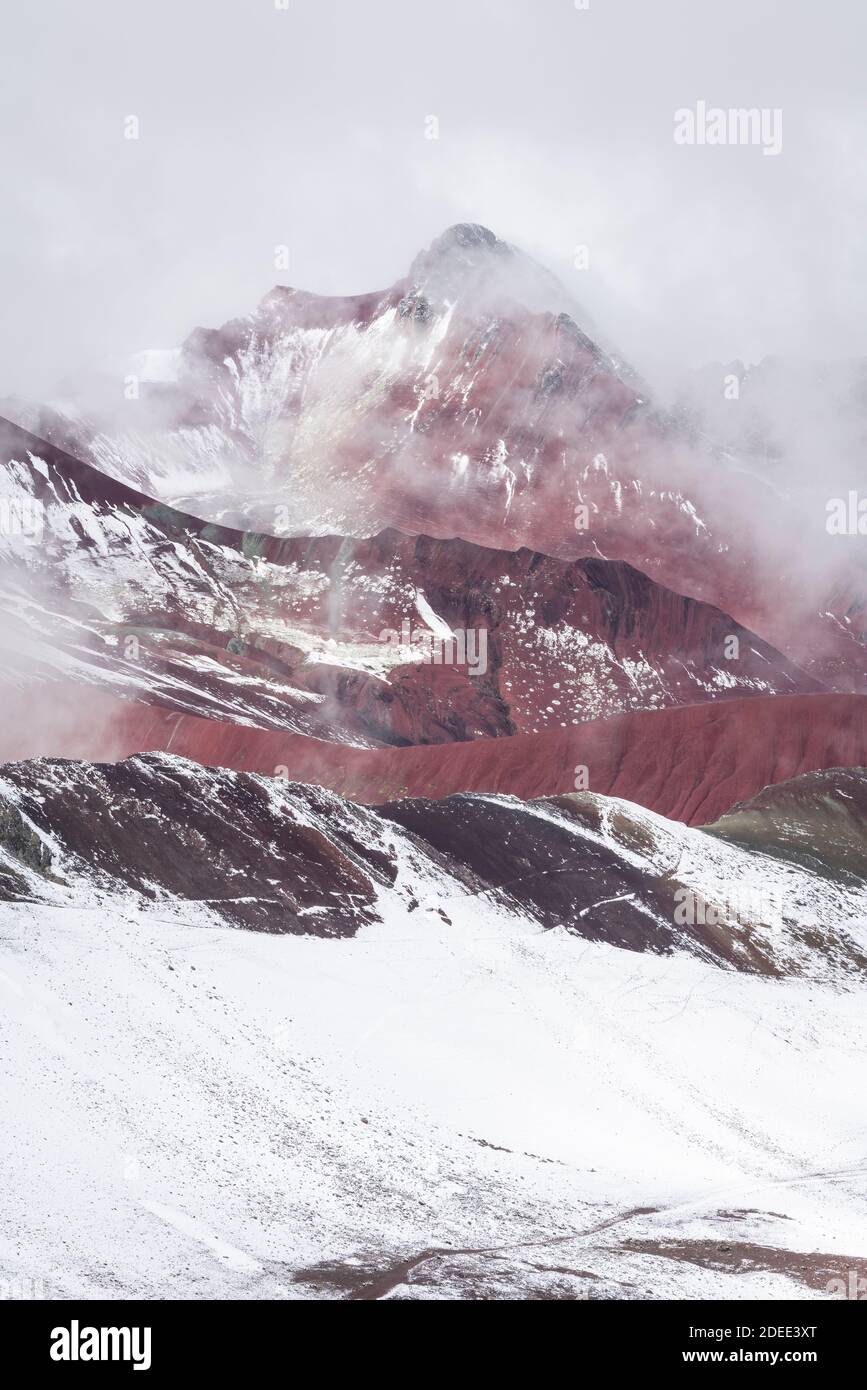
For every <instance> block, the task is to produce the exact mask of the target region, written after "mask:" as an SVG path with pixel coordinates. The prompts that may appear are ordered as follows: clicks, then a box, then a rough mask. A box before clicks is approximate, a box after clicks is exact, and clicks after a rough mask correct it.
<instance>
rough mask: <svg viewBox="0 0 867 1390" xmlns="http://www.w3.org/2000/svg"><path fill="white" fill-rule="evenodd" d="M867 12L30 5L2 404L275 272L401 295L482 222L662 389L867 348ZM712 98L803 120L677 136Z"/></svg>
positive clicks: (191, 318)
mask: <svg viewBox="0 0 867 1390" xmlns="http://www.w3.org/2000/svg"><path fill="white" fill-rule="evenodd" d="M278 3H282V0H278ZM865 16H867V7H865V5H864V4H863V0H822V3H818V0H725V3H712V0H589V9H587V10H586V11H584V10H579V9H577V8H576V5H575V0H287V8H286V9H278V8H276V5H275V0H147V3H131V0H39V3H38V4H34V3H29V4H28V3H25V2H24V0H17V4H13V5H11V6H9V7H7V10H6V14H5V24H4V30H5V32H4V64H3V81H2V84H0V113H2V117H0V119H2V157H3V171H4V183H3V189H4V199H3V213H2V218H0V245H2V284H0V297H2V304H3V309H4V315H5V322H4V332H3V336H2V347H0V395H3V394H7V393H9V392H12V391H25V392H30V393H32V394H43V395H49V394H50V393H51V392H52V391H53V390H55V389H56V387H57V384H58V381H59V380H60V379H61V378H62V377H64V376H67V375H71V374H74V373H75V372H77V371H79V370H83V369H92V368H94V367H96V366H99V365H101V364H105V363H108V362H112V361H115V360H121V359H122V358H123V356H124V355H125V354H127V353H130V352H132V351H135V350H137V349H138V348H141V347H166V346H171V345H173V344H175V343H177V342H179V341H180V340H181V339H182V338H183V337H184V336H185V335H186V333H187V332H188V331H189V329H190V328H191V327H193V326H194V325H195V324H198V323H205V324H217V323H220V322H222V321H223V320H225V319H226V318H229V317H231V316H232V315H234V314H237V313H243V312H246V311H247V310H248V309H250V308H252V307H253V306H254V305H255V303H256V302H257V301H258V300H259V299H260V298H261V296H262V295H263V294H264V293H265V291H266V290H267V289H268V288H269V287H270V286H271V285H272V284H274V283H276V282H278V281H279V282H281V283H289V284H295V285H300V286H303V287H305V288H310V289H316V290H320V291H325V292H331V293H356V292H359V291H363V290H368V289H374V288H379V287H382V286H385V285H387V284H389V283H391V282H392V281H393V280H395V279H396V278H398V277H399V276H400V275H401V274H402V273H403V272H404V271H405V270H406V268H407V266H408V264H409V261H410V260H411V258H412V257H413V255H414V254H415V253H416V251H417V250H418V249H419V248H420V247H421V246H423V245H425V244H427V243H428V242H429V241H430V240H431V239H432V238H433V237H434V236H436V235H437V234H438V233H439V232H440V231H441V230H442V229H443V228H444V227H445V226H447V225H449V224H450V223H453V222H456V221H478V222H483V223H485V224H487V225H488V226H490V227H492V228H493V229H494V230H495V231H496V232H497V233H498V234H499V235H500V236H502V237H504V238H506V239H507V240H510V241H513V242H515V243H517V244H518V245H520V246H522V247H524V248H525V249H526V250H528V251H530V252H532V253H533V254H535V255H536V256H538V257H539V258H540V259H542V260H543V261H544V262H545V263H546V264H547V265H548V266H549V267H550V268H551V269H552V270H554V271H555V272H556V273H557V274H559V275H560V276H561V277H562V278H563V279H564V281H565V282H566V283H567V284H568V285H569V287H570V289H571V290H572V292H573V293H574V294H575V295H576V296H577V297H578V298H579V299H580V300H581V301H582V302H583V303H585V304H586V305H587V307H588V309H589V310H590V312H591V313H592V316H593V318H594V319H595V320H596V321H597V322H598V323H599V324H600V325H601V326H602V327H603V328H604V329H605V333H606V336H607V338H608V339H609V340H612V341H613V342H614V343H616V344H617V345H618V346H619V347H620V348H621V350H622V351H624V352H625V353H626V354H627V355H629V356H631V357H632V359H633V360H634V361H635V364H636V366H638V367H639V368H640V369H641V370H642V371H643V372H644V373H645V374H646V375H647V376H648V377H649V378H650V379H651V380H654V377H658V378H660V379H661V378H662V377H664V376H665V375H666V373H671V372H673V371H677V370H678V369H679V368H680V367H689V366H692V365H697V364H698V363H700V362H702V361H705V360H707V359H710V358H723V359H729V358H732V357H735V356H739V357H742V358H744V359H746V360H756V359H758V358H759V357H761V356H762V355H764V354H766V353H774V352H777V353H807V354H810V355H815V356H816V357H820V358H821V357H837V356H842V355H849V354H863V353H867V313H865V307H867V303H865V301H867V294H865V290H867V238H865V234H864V233H865V226H867V219H865V213H867V169H865V150H867V109H865V99H864V91H865V82H864V52H865V39H867V18H865ZM700 100H701V101H706V102H707V103H708V104H709V105H710V106H720V107H723V108H726V109H727V108H730V107H743V106H750V107H751V106H755V107H760V108H761V107H766V108H780V109H781V110H782V112H783V145H782V151H781V153H780V154H779V155H777V156H765V155H763V153H762V149H761V148H760V147H755V146H735V147H709V146H704V147H698V146H693V147H686V146H678V145H676V144H675V142H674V139H673V125H674V120H673V117H674V112H675V110H676V109H678V108H683V107H694V106H695V103H696V102H697V101H700ZM130 115H135V116H137V117H138V119H139V122H140V138H139V139H138V140H137V141H132V140H126V139H124V122H125V118H126V117H128V116H130ZM431 115H434V116H436V117H437V118H438V121H439V139H437V140H430V139H426V138H425V121H426V117H428V116H431ZM429 128H430V127H428V129H429ZM281 244H285V245H287V246H288V247H289V269H288V270H280V271H278V270H276V269H275V266H274V247H275V245H281ZM579 245H586V246H587V247H588V253H589V267H588V268H587V269H581V270H578V269H575V268H574V265H573V260H574V248H575V247H576V246H579Z"/></svg>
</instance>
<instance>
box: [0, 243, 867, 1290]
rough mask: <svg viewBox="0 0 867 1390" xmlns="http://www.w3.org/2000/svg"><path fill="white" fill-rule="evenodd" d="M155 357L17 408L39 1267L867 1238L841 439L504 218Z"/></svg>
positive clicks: (449, 1285) (381, 1269) (637, 1257)
mask: <svg viewBox="0 0 867 1390" xmlns="http://www.w3.org/2000/svg"><path fill="white" fill-rule="evenodd" d="M131 367H132V370H131V372H130V373H129V374H128V375H127V376H126V380H125V381H124V382H123V384H121V383H120V382H118V381H115V382H113V383H111V384H110V386H111V389H110V391H109V393H108V395H107V397H106V399H110V398H111V397H112V394H113V399H114V404H113V405H112V406H111V407H108V406H107V405H106V402H105V400H103V402H102V403H101V404H99V405H95V404H94V403H93V402H92V401H91V402H88V400H87V399H86V398H85V397H84V396H83V395H82V397H81V399H80V400H78V401H76V403H75V405H73V406H69V405H68V404H66V405H62V404H59V403H57V402H55V403H53V404H48V405H46V406H44V407H43V406H39V405H36V406H34V405H32V404H29V403H26V402H17V403H7V406H6V414H7V415H9V416H10V418H9V419H8V420H0V615H2V620H0V634H2V656H3V660H2V663H0V693H2V701H3V714H4V718H3V720H2V721H0V995H2V999H0V1034H2V1039H0V1048H2V1055H3V1058H4V1070H5V1073H6V1075H7V1078H8V1081H9V1082H10V1083H11V1084H7V1085H6V1086H4V1087H3V1088H0V1165H2V1171H3V1175H4V1177H3V1181H4V1202H3V1204H2V1208H0V1283H2V1285H3V1287H4V1288H8V1287H13V1285H14V1287H17V1286H18V1285H17V1281H19V1280H25V1281H26V1280H28V1279H33V1278H34V1277H35V1276H34V1271H38V1272H39V1274H38V1278H39V1279H41V1280H42V1281H43V1283H44V1285H45V1293H46V1296H47V1297H49V1298H71V1297H87V1298H102V1297H107V1298H124V1297H136V1298H142V1297H144V1298H158V1299H162V1298H198V1299H202V1298H204V1299H209V1298H236V1297H237V1298H269V1299H280V1300H283V1299H285V1300H297V1299H323V1298H324V1299H338V1300H340V1299H347V1300H369V1301H372V1300H379V1299H400V1300H415V1299H486V1300H487V1299H521V1300H524V1299H526V1300H536V1299H556V1300H559V1299H563V1300H573V1299H584V1298H587V1299H595V1298H600V1299H603V1298H604V1299H612V1298H616V1299H654V1298H678V1299H679V1298H688V1299H704V1298H725V1297H732V1298H738V1299H772V1300H775V1299H783V1298H798V1299H808V1298H830V1297H834V1296H838V1295H839V1292H840V1289H841V1288H842V1289H843V1290H844V1291H845V1290H848V1289H849V1288H850V1287H851V1281H852V1278H853V1276H854V1278H856V1279H857V1278H864V1279H867V1259H865V1256H864V1252H865V1250H867V1218H865V1206H864V1191H865V1189H864V1177H865V1164H864V1158H863V1135H862V1134H861V1131H860V1129H859V1126H858V1122H857V1114H856V1113H855V1110H854V1109H853V1096H857V1095H858V1094H859V1093H860V1091H859V1087H860V1086H861V1085H862V1079H863V1068H864V1046H863V1043H862V1041H861V1039H862V1035H863V1029H862V1027H861V1020H862V1017H863V994H864V989H865V972H867V877H865V868H864V865H865V853H864V851H865V840H867V829H865V827H867V791H865V787H867V660H865V653H867V563H865V560H864V556H863V540H861V541H859V537H858V536H857V535H854V534H853V535H850V536H831V535H829V533H828V532H827V531H826V529H825V505H824V501H823V498H822V492H823V489H825V488H826V487H828V488H830V487H832V486H834V485H835V484H836V482H837V481H838V479H839V478H840V477H842V476H843V473H841V472H840V471H839V470H838V469H837V468H836V466H834V467H832V466H831V462H829V463H828V464H827V467H825V466H824V464H823V459H822V457H821V455H820V456H819V457H817V460H816V463H815V466H812V465H810V466H809V467H808V466H807V465H805V464H804V461H803V457H802V455H803V451H801V452H800V453H797V454H796V453H795V452H787V450H786V449H785V448H783V447H781V448H780V449H779V450H778V451H777V456H774V451H773V450H772V449H770V448H769V447H767V443H768V441H767V439H766V438H765V437H763V438H762V439H761V440H760V441H759V442H758V443H757V442H756V439H754V438H753V437H752V436H750V437H749V438H748V437H747V434H746V433H745V432H743V431H742V430H741V429H740V427H736V426H735V425H734V424H732V426H731V429H730V431H726V430H723V431H722V432H721V434H720V436H719V437H716V438H715V437H714V436H713V431H712V430H711V429H710V428H709V419H710V417H709V414H708V413H707V412H704V413H703V412H702V410H701V409H699V408H698V406H697V405H696V404H695V402H694V401H693V402H690V400H685V401H681V402H679V403H678V405H677V406H676V407H675V408H674V409H671V410H663V409H661V408H660V407H659V405H658V404H657V403H655V401H654V398H653V395H652V392H651V391H650V389H649V388H648V386H647V385H646V384H645V383H643V382H642V381H641V379H640V378H639V377H638V375H637V373H636V372H635V371H634V370H633V369H632V368H631V367H630V366H629V365H628V364H627V363H625V362H624V361H623V360H622V358H621V357H620V355H619V354H618V353H617V351H616V349H615V348H614V347H612V345H610V344H607V343H606V342H605V341H604V339H603V335H602V333H601V332H600V331H599V330H597V329H596V328H595V327H593V325H591V324H590V323H589V321H588V320H587V318H586V315H585V314H584V313H583V311H582V310H581V308H580V306H578V305H576V304H574V303H573V302H572V301H571V300H570V299H569V297H568V296H567V295H566V294H565V292H564V291H563V290H562V287H561V286H559V285H558V283H557V281H556V280H555V279H554V278H553V277H551V276H550V275H548V273H547V272H546V271H545V270H544V269H543V268H542V267H540V266H538V265H536V264H535V263H534V262H533V261H532V260H531V259H530V258H529V257H527V256H525V255H523V253H521V252H520V251H518V250H516V249H515V248H514V247H512V246H510V245H509V244H508V243H506V242H504V241H502V240H500V239H499V238H498V237H496V236H495V235H494V234H493V233H491V232H489V231H488V230H487V229H485V228H483V227H479V226H476V225H474V224H459V225H458V226H456V227H453V228H451V229H449V230H448V231H447V232H445V233H444V235H443V236H442V237H440V238H438V239H437V241H435V242H434V244H433V245H432V246H431V247H430V248H428V249H427V250H425V251H422V252H421V253H420V254H419V256H417V257H416V258H415V260H414V261H413V263H412V265H411V266H410V268H409V270H408V271H407V273H406V274H405V275H403V276H402V277H401V278H400V279H399V280H398V281H397V282H396V283H395V284H394V285H392V286H391V287H390V288H388V289H386V290H383V291H380V292H375V293H371V294H363V295H358V296H354V297H349V298H335V297H326V296H320V295H315V294H309V293H306V292H304V291H302V290H298V289H291V288H288V287H283V286H278V287H276V288H275V289H273V290H272V291H271V292H270V293H268V294H267V295H266V296H265V298H264V299H263V301H262V302H261V304H260V305H259V306H258V307H257V308H256V309H255V310H254V311H253V312H252V313H251V314H250V315H248V316H246V317H243V318H239V319H237V320H233V321H232V322H230V323H227V324H224V325H223V327H221V328H218V329H197V330H195V331H194V332H193V333H191V334H190V336H189V337H188V338H187V340H186V341H185V342H184V343H183V344H182V346H181V347H180V348H178V349H170V350H166V351H154V350H146V351H144V352H143V353H140V354H138V355H137V357H136V358H135V360H134V362H133V363H132V364H131ZM771 375H773V374H771ZM759 377H761V374H759ZM766 377H767V374H766ZM767 379H770V378H767ZM760 385H761V382H760V380H759V381H758V382H757V381H756V378H754V379H753V383H752V384H751V385H750V387H749V390H753V388H754V387H755V389H756V392H757V395H756V396H754V400H755V399H757V396H758V397H761V396H762V395H763V391H762V390H759V387H760ZM810 385H811V386H813V387H816V389H818V387H817V386H816V383H815V382H812V383H810ZM803 389H804V391H806V389H807V385H806V384H805V385H804V388H803ZM771 395H773V392H771ZM804 409H805V410H806V406H805V407H804ZM831 414H832V415H833V409H832V410H831ZM799 418H801V417H799ZM790 463H791V467H790V466H789V464H790ZM805 468H806V474H805ZM843 471H844V472H845V470H843ZM805 476H806V477H807V479H808V482H809V486H805V485H804V480H805ZM10 1281H11V1282H10Z"/></svg>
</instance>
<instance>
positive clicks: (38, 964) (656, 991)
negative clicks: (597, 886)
mask: <svg viewBox="0 0 867 1390" xmlns="http://www.w3.org/2000/svg"><path fill="white" fill-rule="evenodd" d="M427 901H428V902H429V903H431V904H433V903H434V900H433V899H430V898H428V899H427ZM379 909H380V915H381V918H382V920H381V921H378V922H376V923H374V924H373V925H370V926H365V927H363V928H362V929H361V930H360V931H359V933H358V934H357V935H356V936H355V937H353V938H351V939H346V940H323V939H319V938H316V937H313V936H310V937H304V936H279V935H265V934H258V933H252V932H247V931H239V930H235V929H232V928H230V927H227V926H226V925H225V923H223V922H220V921H219V919H217V918H216V917H215V916H213V915H212V914H211V912H210V910H209V909H207V908H206V907H203V906H200V905H198V904H195V903H183V904H176V905H172V906H166V904H165V903H160V904H158V905H154V906H153V907H150V908H147V907H142V906H141V899H140V898H138V897H133V896H132V895H130V896H129V898H125V897H123V896H121V895H118V896H117V898H116V899H115V901H114V902H113V903H112V904H109V905H106V904H105V903H102V904H101V905H99V906H93V907H80V908H78V907H61V906H50V905H42V906H38V907H34V906H33V905H32V904H29V903H7V904H4V905H2V907H0V993H2V1005H0V1020H2V1024H0V1026H2V1058H3V1069H4V1073H5V1076H4V1085H3V1088H2V1095H0V1107H2V1109H0V1116H2V1118H0V1148H2V1172H3V1200H2V1224H0V1277H2V1278H5V1279H10V1278H11V1279H15V1278H33V1279H42V1280H43V1281H44V1284H45V1290H46V1296H48V1297H57V1298H64V1297H65V1298H71V1297H93V1298H97V1297H134V1296H140V1297H145V1298H166V1297H168V1298H232V1297H235V1298H279V1299H305V1298H315V1297H327V1298H347V1297H349V1298H390V1297H391V1298H393V1297H399V1298H527V1297H529V1298H539V1297H542V1298H566V1299H575V1298H579V1299H583V1298H612V1297H613V1298H696V1299H701V1298H718V1297H723V1298H731V1297H733V1298H744V1299H750V1298H758V1299H776V1298H792V1297H794V1298H798V1297H802V1298H817V1297H824V1296H828V1294H827V1293H826V1285H827V1284H828V1281H829V1280H831V1279H832V1278H834V1277H835V1276H839V1275H840V1274H841V1273H842V1274H843V1276H844V1277H845V1272H846V1271H848V1270H852V1269H855V1270H860V1271H861V1272H862V1273H863V1272H864V1269H863V1265H864V1257H865V1256H867V1202H865V1190H867V1151H865V1146H867V1132H865V1131H867V1126H865V1118H864V1113H863V1104H860V1103H859V1097H861V1096H863V1091H864V1088H863V1077H864V1068H865V1060H867V1038H865V1033H864V1028H863V1017H864V998H863V987H859V988H855V989H849V990H840V989H837V988H834V987H833V986H831V985H824V984H816V983H807V982H804V981H801V980H793V979H788V980H771V979H768V978H765V977H762V976H758V975H746V974H739V973H736V972H734V971H730V970H723V969H720V968H719V967H717V966H715V965H712V964H706V963H705V962H703V961H701V960H697V959H694V958H690V957H687V956H684V955H673V956H668V957H662V956H654V955H650V954H639V953H636V952H632V951H624V950H620V949H618V948H616V947H613V946H609V945H606V944H601V943H591V942H584V941H581V940H577V939H576V938H575V937H574V936H571V935H569V934H568V933H566V932H565V931H561V930H556V929H555V930H547V931H544V930H541V929H540V928H539V926H538V924H537V923H532V922H530V921H529V919H527V920H524V921H522V920H520V918H518V917H517V916H515V915H514V914H510V913H504V912H503V911H502V910H497V909H495V908H494V907H492V906H490V905H489V904H488V903H486V901H485V900H484V898H478V897H476V898H469V897H467V896H464V897H463V898H462V899H460V900H458V899H456V898H455V897H454V895H453V896H452V897H451V898H448V899H445V900H444V903H443V904H441V905H440V906H439V907H437V906H435V905H429V906H427V907H425V906H422V907H421V908H420V909H419V910H417V911H413V912H408V911H407V910H406V908H405V907H404V906H403V905H402V904H401V903H400V902H399V901H398V899H397V898H396V896H395V895H394V894H391V893H385V894H384V895H383V901H382V902H381V903H380V904H379ZM444 918H448V919H449V920H448V921H446V920H444Z"/></svg>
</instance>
